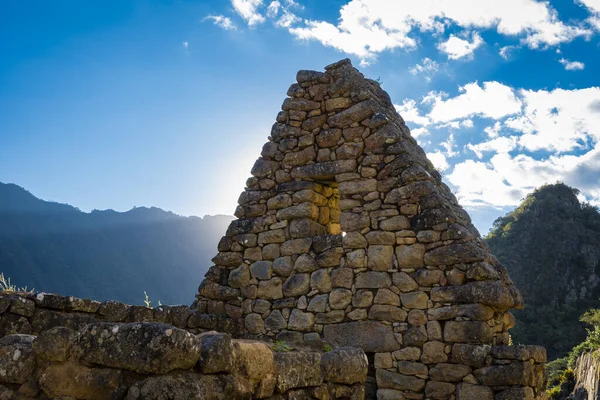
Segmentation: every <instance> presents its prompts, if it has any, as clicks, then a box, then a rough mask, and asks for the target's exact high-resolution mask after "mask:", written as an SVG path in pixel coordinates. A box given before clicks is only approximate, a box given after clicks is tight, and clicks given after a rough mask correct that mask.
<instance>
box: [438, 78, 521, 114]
mask: <svg viewBox="0 0 600 400" xmlns="http://www.w3.org/2000/svg"><path fill="white" fill-rule="evenodd" d="M460 91H461V92H462V93H461V94H460V95H458V96H456V97H453V98H449V99H448V100H443V99H442V98H440V97H439V96H437V97H434V99H433V101H432V102H433V107H432V109H431V112H430V113H429V115H428V117H429V119H431V120H432V121H434V122H447V121H453V120H457V119H462V118H467V117H471V116H474V115H478V116H480V117H487V118H493V119H499V118H502V117H505V116H508V115H512V114H516V113H518V112H519V111H520V110H521V101H520V100H519V98H518V97H517V96H516V94H515V92H514V91H513V90H512V89H511V88H510V87H508V86H505V85H503V84H501V83H499V82H494V81H491V82H484V83H483V87H481V86H479V84H478V83H477V82H473V83H468V84H466V85H465V86H462V87H460Z"/></svg>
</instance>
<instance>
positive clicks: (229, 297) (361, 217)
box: [192, 60, 546, 400]
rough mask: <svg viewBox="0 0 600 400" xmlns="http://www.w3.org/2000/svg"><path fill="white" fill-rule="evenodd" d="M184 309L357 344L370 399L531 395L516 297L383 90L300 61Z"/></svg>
mask: <svg viewBox="0 0 600 400" xmlns="http://www.w3.org/2000/svg"><path fill="white" fill-rule="evenodd" d="M296 80H297V83H294V84H293V85H292V86H291V87H290V88H289V90H288V92H287V95H288V98H286V99H285V101H284V102H283V105H282V111H281V112H279V114H278V115H277V120H276V121H277V122H276V123H275V124H274V125H273V128H272V130H271V135H270V136H269V141H268V142H267V143H266V144H265V145H264V147H263V149H262V153H261V157H260V158H259V159H258V160H257V161H256V163H255V164H254V167H253V168H252V177H251V178H249V179H248V181H247V183H246V189H245V190H244V192H243V193H242V194H241V195H240V197H239V200H238V203H239V206H238V207H237V209H236V212H235V215H236V217H237V218H238V219H237V220H235V221H233V222H232V223H231V225H230V226H229V228H228V230H227V233H226V234H225V236H224V237H223V238H222V239H221V241H220V243H219V246H218V250H219V253H218V254H217V256H216V257H215V258H214V259H213V262H214V266H212V267H211V268H210V270H209V271H208V273H207V274H206V279H205V280H204V281H203V282H202V284H201V285H200V288H199V293H198V295H197V300H196V301H195V303H194V304H193V306H192V307H193V308H196V309H197V310H199V311H201V312H203V313H208V314H216V315H225V314H226V315H227V316H229V317H230V318H232V319H233V320H237V321H239V323H240V329H241V332H242V334H243V335H244V336H246V337H253V338H257V339H261V340H283V341H286V342H294V343H295V342H312V341H317V342H318V341H323V342H326V343H329V344H331V345H333V346H336V347H337V346H354V347H360V348H362V349H363V350H364V351H365V352H366V353H367V354H368V356H369V359H370V362H371V364H372V367H374V371H375V373H374V374H373V373H372V375H374V378H375V380H376V386H377V398H378V399H380V400H384V399H423V398H426V399H449V398H456V399H459V400H467V399H469V400H470V399H478V400H488V399H496V400H500V399H534V398H535V399H538V398H544V394H543V390H542V389H543V387H544V385H545V379H546V377H545V367H544V363H545V358H546V356H545V350H544V349H543V348H540V347H536V346H518V347H511V346H507V345H508V344H509V333H508V330H509V329H510V328H511V327H512V326H513V325H514V322H515V320H514V318H513V316H512V314H511V313H510V312H508V310H509V309H511V308H517V309H518V308H522V307H523V299H522V297H521V295H520V293H519V291H518V290H517V288H516V287H515V286H514V285H513V283H512V281H511V280H510V278H509V276H508V274H507V271H506V269H505V268H504V267H503V266H502V265H501V264H500V263H499V262H498V260H497V259H496V258H495V257H494V256H493V255H492V254H491V251H490V249H489V248H488V246H487V245H486V244H485V242H484V241H483V240H481V237H480V235H479V233H478V232H477V230H476V229H475V228H474V226H473V225H472V224H471V221H470V218H469V216H468V214H467V213H466V212H465V211H464V210H463V209H462V208H461V207H460V206H459V204H458V202H457V200H456V198H455V197H454V195H453V194H452V193H451V191H450V189H449V188H448V187H447V186H446V185H445V184H444V183H443V182H442V180H441V176H440V174H439V173H438V171H436V169H435V168H434V167H433V165H432V164H431V162H430V161H429V160H428V159H427V157H426V156H425V153H424V151H423V150H422V149H421V148H420V147H419V145H418V144H417V143H416V141H415V140H414V139H413V138H412V137H411V135H410V131H409V129H408V128H407V126H406V125H405V123H404V121H403V119H402V117H401V116H400V115H399V114H398V113H397V111H396V110H395V108H394V106H393V104H392V102H391V100H390V98H389V96H388V95H387V93H386V92H384V91H383V90H382V89H381V87H380V85H379V84H378V83H377V82H375V81H373V80H371V79H366V78H365V77H364V76H363V75H362V74H361V73H360V72H358V71H357V70H356V69H355V68H354V67H353V66H352V65H351V63H350V61H349V60H342V61H340V62H337V63H335V64H332V65H329V66H327V67H326V68H325V72H316V71H300V72H298V74H297V77H296Z"/></svg>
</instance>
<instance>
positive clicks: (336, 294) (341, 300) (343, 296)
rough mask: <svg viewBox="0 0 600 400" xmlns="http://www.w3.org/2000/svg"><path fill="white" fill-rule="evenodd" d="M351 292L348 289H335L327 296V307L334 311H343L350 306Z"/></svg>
mask: <svg viewBox="0 0 600 400" xmlns="http://www.w3.org/2000/svg"><path fill="white" fill-rule="evenodd" d="M351 301H352V292H351V291H350V290H348V289H342V288H335V289H333V290H332V291H331V293H330V294H329V305H330V306H331V308H333V309H334V310H343V309H345V308H346V307H348V306H349V305H350V302H351Z"/></svg>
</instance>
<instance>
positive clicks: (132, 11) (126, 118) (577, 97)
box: [0, 0, 600, 233]
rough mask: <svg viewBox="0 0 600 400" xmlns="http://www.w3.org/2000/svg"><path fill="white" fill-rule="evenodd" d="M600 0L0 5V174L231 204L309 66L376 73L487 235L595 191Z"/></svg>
mask: <svg viewBox="0 0 600 400" xmlns="http://www.w3.org/2000/svg"><path fill="white" fill-rule="evenodd" d="M599 33H600V0H575V1H573V0H561V1H550V2H541V1H535V0H504V1H502V2H498V1H497V0H478V1H473V0H445V1H437V0H421V1H392V0H351V1H348V0H344V1H341V0H331V1H327V0H296V1H291V0H279V1H269V0H264V1H261V0H231V1H224V0H221V1H196V2H194V1H169V2H167V1H150V0H148V1H135V2H134V1H95V0H89V1H86V2H81V1H77V0H72V1H66V0H57V1H53V2H48V1H42V0H40V1H30V2H27V3H23V2H1V3H0V34H1V35H2V37H3V38H4V40H2V41H0V54H1V55H2V56H1V58H0V60H1V62H0V181H2V182H13V183H16V184H19V185H21V186H24V187H25V188H27V189H28V190H30V191H31V192H32V193H34V194H35V195H37V196H39V197H41V198H44V199H48V200H54V201H59V202H65V203H69V204H72V205H74V206H76V207H79V208H80V209H82V210H84V211H90V210H92V209H105V208H113V209H116V210H120V211H125V210H128V209H130V208H132V207H133V206H157V207H161V208H164V209H167V210H171V211H174V212H176V213H179V214H183V215H200V216H202V215H205V214H232V213H233V211H234V210H235V204H236V201H237V197H238V195H239V192H240V191H241V190H242V189H243V186H244V182H245V180H246V178H247V177H248V176H249V171H250V168H251V166H252V164H253V162H254V160H255V159H256V158H257V157H258V155H259V154H260V150H261V148H262V145H263V144H264V142H265V141H266V140H267V136H268V135H269V131H270V126H271V125H272V123H273V122H274V119H275V116H276V114H277V111H278V110H279V107H280V105H281V103H282V101H283V99H284V97H285V92H286V91H287V88H288V87H289V85H290V84H291V83H293V82H294V78H295V73H296V71H297V70H299V69H317V70H321V69H322V68H323V67H324V66H325V65H327V64H329V63H331V62H334V61H337V60H339V59H341V58H345V57H349V58H350V59H352V61H353V63H354V65H355V66H357V67H358V68H359V69H360V70H361V71H362V72H363V73H364V74H365V75H366V76H368V77H370V78H373V79H379V80H380V81H381V82H382V84H383V88H384V89H385V90H386V91H388V93H389V94H390V96H391V97H392V99H393V101H394V103H395V104H396V105H397V108H398V110H399V112H400V113H401V115H402V116H403V117H404V119H405V120H406V122H407V124H408V125H409V127H410V128H411V130H412V132H413V136H415V137H416V138H417V140H418V141H419V142H420V143H421V145H422V146H423V147H424V149H425V150H426V152H427V153H428V155H429V156H430V159H431V160H432V161H433V162H434V164H435V165H436V166H437V167H438V168H439V169H440V170H443V173H444V179H445V181H446V182H447V183H448V184H449V185H450V187H451V188H452V189H453V190H454V192H455V193H456V194H457V196H458V198H459V200H460V202H461V203H462V204H463V205H464V206H465V207H466V208H467V209H468V211H469V212H470V213H471V215H472V217H473V220H474V222H475V224H476V226H477V227H478V228H479V229H480V231H481V232H482V233H486V232H487V230H488V229H489V226H490V225H491V222H492V221H493V220H494V219H495V218H497V217H498V216H500V215H502V214H503V213H505V212H506V211H508V210H510V209H511V208H512V207H514V206H515V205H516V204H518V202H519V201H520V199H522V198H523V197H524V196H525V195H526V194H527V193H528V192H530V191H531V190H532V189H533V188H535V187H537V186H539V185H541V184H544V183H553V182H556V181H559V180H560V181H564V182H566V183H568V184H571V185H574V186H576V187H578V188H579V189H581V191H582V194H581V198H582V200H586V201H590V202H592V203H594V204H600V146H599V145H598V141H599V139H600V87H599V86H600V78H599V75H598V72H597V71H599V70H600V46H599V44H600V35H599Z"/></svg>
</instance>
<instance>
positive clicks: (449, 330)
mask: <svg viewBox="0 0 600 400" xmlns="http://www.w3.org/2000/svg"><path fill="white" fill-rule="evenodd" d="M493 338H494V331H493V330H492V329H491V328H490V326H489V325H488V324H487V323H486V322H482V321H448V322H446V323H445V325H444V341H446V342H457V343H473V344H491V343H492V340H493Z"/></svg>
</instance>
